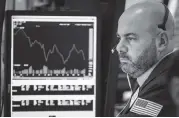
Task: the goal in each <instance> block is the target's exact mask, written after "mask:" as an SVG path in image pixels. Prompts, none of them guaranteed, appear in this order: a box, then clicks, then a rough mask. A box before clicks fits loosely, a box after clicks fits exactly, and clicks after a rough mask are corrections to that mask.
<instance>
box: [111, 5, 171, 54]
mask: <svg viewBox="0 0 179 118" xmlns="http://www.w3.org/2000/svg"><path fill="white" fill-rule="evenodd" d="M162 4H163V3H162ZM163 6H164V8H165V15H164V18H163V23H162V24H159V25H158V28H160V29H163V30H164V31H165V30H166V27H165V25H166V22H167V20H168V16H169V9H168V7H167V6H166V5H165V4H163ZM116 47H117V44H115V46H114V47H113V48H112V49H111V53H112V54H114V52H115V51H116Z"/></svg>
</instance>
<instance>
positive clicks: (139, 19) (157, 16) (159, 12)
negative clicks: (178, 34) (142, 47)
mask: <svg viewBox="0 0 179 118" xmlns="http://www.w3.org/2000/svg"><path fill="white" fill-rule="evenodd" d="M165 13H166V11H165V7H164V5H163V4H162V3H159V2H156V1H143V2H139V3H137V4H134V5H133V6H131V7H130V8H128V9H127V10H126V11H125V12H124V13H123V14H122V16H121V17H120V19H119V22H118V23H119V26H122V24H123V25H125V26H126V23H127V24H128V25H134V27H137V28H140V27H141V28H142V29H145V30H147V31H149V32H153V33H156V32H157V30H161V29H160V27H158V26H159V25H160V24H163V22H164V16H165ZM121 23H122V24H121ZM164 25H165V28H166V33H167V35H168V38H169V39H172V37H173V34H174V18H173V16H172V14H171V13H170V11H169V13H168V17H166V23H165V24H164Z"/></svg>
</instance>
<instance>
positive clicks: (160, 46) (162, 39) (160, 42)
mask: <svg viewBox="0 0 179 118" xmlns="http://www.w3.org/2000/svg"><path fill="white" fill-rule="evenodd" d="M168 40H169V39H168V36H167V33H166V32H165V31H163V32H161V33H160V34H159V36H158V38H157V40H156V46H157V50H158V51H159V52H161V51H163V50H164V49H165V48H166V47H167V45H168V43H169V41H168Z"/></svg>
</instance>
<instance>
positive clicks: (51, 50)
mask: <svg viewBox="0 0 179 118" xmlns="http://www.w3.org/2000/svg"><path fill="white" fill-rule="evenodd" d="M20 31H21V32H22V33H23V34H24V36H25V37H26V39H27V40H28V43H29V46H30V47H33V46H34V45H35V44H38V45H39V46H40V48H41V49H42V50H43V53H44V58H45V61H46V62H47V61H48V58H49V56H50V54H53V53H54V52H55V51H56V52H57V54H58V55H59V56H60V57H61V58H62V62H63V64H66V63H67V62H68V60H69V59H70V56H71V53H72V52H73V51H76V52H77V54H81V55H82V57H83V60H85V54H84V52H83V50H78V49H77V48H76V45H75V44H73V46H72V48H71V49H70V51H69V54H68V56H67V58H66V59H65V58H64V56H63V54H62V53H61V52H60V51H59V49H58V47H57V45H56V44H54V45H53V46H52V49H49V50H48V51H47V53H46V52H45V45H44V44H42V43H41V42H39V41H37V40H34V41H32V40H31V38H30V37H29V36H28V35H27V33H26V32H25V31H24V30H23V29H21V28H19V29H18V30H17V31H16V32H15V33H14V36H16V35H17V34H18V32H20Z"/></svg>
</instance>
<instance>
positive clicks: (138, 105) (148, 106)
mask: <svg viewBox="0 0 179 118" xmlns="http://www.w3.org/2000/svg"><path fill="white" fill-rule="evenodd" d="M162 107H163V106H162V105H160V104H158V103H155V102H152V101H149V100H145V99H141V98H137V100H136V101H135V103H134V105H133V106H132V108H131V109H130V111H131V112H134V113H137V114H140V115H148V116H153V117H157V116H158V114H159V113H160V111H161V110H162Z"/></svg>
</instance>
